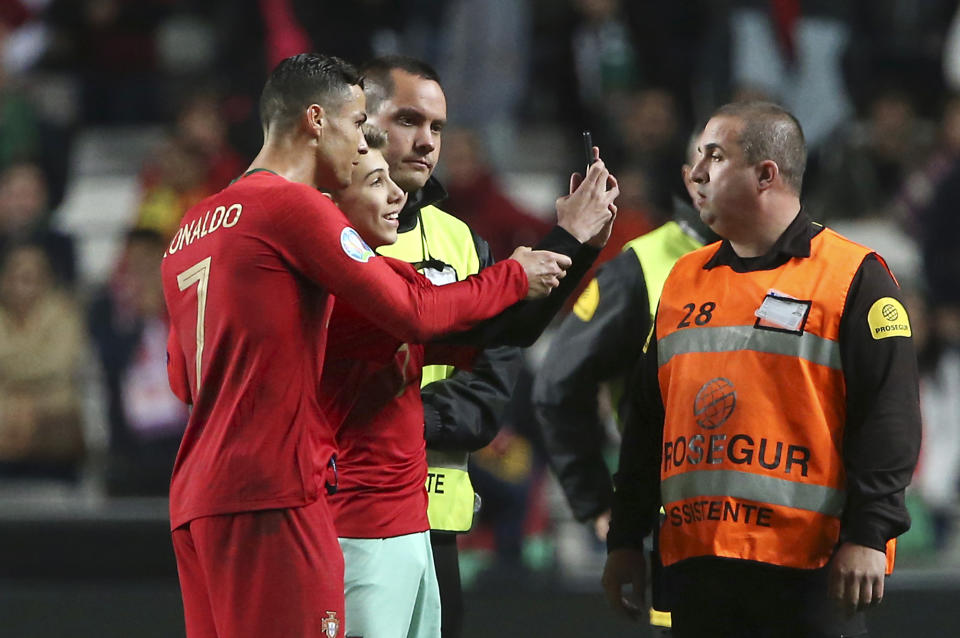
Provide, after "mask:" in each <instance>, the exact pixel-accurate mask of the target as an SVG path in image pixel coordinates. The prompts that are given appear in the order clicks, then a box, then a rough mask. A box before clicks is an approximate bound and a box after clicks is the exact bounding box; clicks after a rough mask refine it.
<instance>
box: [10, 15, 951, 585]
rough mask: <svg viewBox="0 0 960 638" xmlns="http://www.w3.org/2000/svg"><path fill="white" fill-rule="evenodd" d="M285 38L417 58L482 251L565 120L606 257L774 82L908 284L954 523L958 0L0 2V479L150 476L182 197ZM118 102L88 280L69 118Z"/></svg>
mask: <svg viewBox="0 0 960 638" xmlns="http://www.w3.org/2000/svg"><path fill="white" fill-rule="evenodd" d="M303 50H317V51H323V52H325V53H332V54H336V55H340V56H342V57H344V58H347V59H349V60H351V61H355V62H362V61H363V60H365V59H367V58H369V57H371V56H373V55H379V54H387V53H397V52H399V53H404V54H407V55H413V56H416V57H420V58H422V59H424V60H426V61H428V62H430V63H432V64H434V65H435V66H436V67H437V68H438V70H439V72H440V76H441V79H442V81H443V85H444V88H445V91H446V94H447V98H448V109H449V113H450V120H451V122H450V127H449V128H448V129H447V130H446V131H445V132H444V140H445V141H444V145H445V150H444V153H443V157H444V161H443V164H442V166H441V170H440V173H439V176H440V178H441V180H442V181H443V182H444V184H445V186H446V188H447V190H448V191H449V194H450V197H449V199H448V200H447V201H446V203H445V204H444V208H445V209H447V210H449V211H450V212H452V213H454V214H457V215H459V216H461V217H462V218H463V219H465V220H466V221H468V222H469V223H470V225H471V226H472V227H473V228H474V229H475V230H476V231H477V232H478V233H479V234H480V235H482V236H484V237H485V238H486V239H487V240H488V241H489V242H490V245H491V247H492V250H493V252H494V255H495V256H496V257H498V258H503V257H506V256H507V255H509V253H510V252H511V249H512V247H513V246H516V245H518V244H531V243H533V242H535V241H536V239H537V238H538V236H539V235H541V234H542V233H543V232H544V231H545V230H546V229H547V228H548V227H549V225H550V222H549V215H550V214H551V212H552V201H551V202H550V203H549V205H545V206H542V207H537V206H531V204H530V201H531V200H529V199H526V198H523V197H520V196H518V187H517V184H520V187H519V190H522V185H523V184H524V181H523V177H524V170H526V168H527V167H530V166H536V167H537V170H538V171H540V172H541V173H542V172H544V171H545V172H549V173H551V174H554V175H556V177H557V192H556V195H559V194H561V191H562V189H564V188H565V176H566V175H567V174H568V173H569V172H570V171H571V170H576V168H577V167H578V166H580V165H581V163H582V150H581V149H580V147H579V146H578V144H579V132H580V131H581V130H583V129H590V130H592V132H593V135H594V140H595V142H596V143H597V144H598V145H599V146H600V148H601V150H602V153H603V156H604V158H605V159H606V161H607V164H608V166H610V167H611V169H612V170H613V172H614V173H615V174H616V175H617V176H618V177H619V180H620V185H621V189H622V193H623V194H622V197H621V199H620V200H619V202H618V203H619V208H620V213H619V217H618V221H617V229H616V231H615V235H614V238H613V239H612V240H611V242H610V245H609V246H608V247H607V249H606V250H605V252H604V254H603V256H602V257H601V261H602V260H605V259H608V258H610V257H612V256H613V255H615V254H616V253H617V252H618V251H619V249H620V247H621V246H622V244H623V243H624V242H626V241H627V240H629V239H632V238H633V237H635V236H637V235H640V234H642V233H644V232H646V231H647V230H650V229H652V228H654V227H656V226H657V225H659V224H660V223H662V222H663V221H665V220H666V219H668V218H669V217H670V215H671V211H672V209H673V206H674V201H675V199H676V198H682V197H685V192H684V190H683V187H682V182H681V179H680V166H681V164H682V163H683V161H684V153H685V148H686V145H687V142H688V140H689V138H690V135H691V134H693V133H696V131H697V130H698V126H699V125H700V124H702V121H703V118H704V117H705V116H706V115H707V114H708V113H709V112H710V111H711V110H712V109H713V108H714V107H715V106H717V105H719V104H721V103H723V102H726V101H729V100H733V99H740V98H748V97H749V98H755V97H763V98H767V99H771V100H774V101H777V102H780V103H782V104H784V105H785V106H786V107H787V108H788V109H790V110H791V111H793V112H794V113H795V114H796V115H797V116H798V118H799V120H800V121H801V123H802V125H803V127H804V130H805V132H806V135H807V141H808V145H809V149H810V160H809V165H808V171H807V175H806V179H805V183H804V191H803V202H804V206H805V207H806V208H807V210H808V212H809V213H810V214H811V215H812V216H813V217H814V218H815V219H818V220H821V221H823V222H825V223H827V224H830V225H833V226H836V227H837V228H838V229H839V230H840V231H841V232H844V233H846V234H848V235H850V236H851V237H853V238H854V239H860V240H861V241H863V242H864V243H868V244H870V245H874V246H876V247H877V248H878V249H879V250H880V251H881V253H883V254H884V256H886V257H887V258H888V260H889V261H890V263H891V266H892V267H893V270H894V272H895V274H896V275H897V277H898V278H899V280H900V283H901V285H902V286H903V287H904V288H905V289H907V291H908V292H909V295H910V297H911V299H913V300H914V301H913V304H912V306H911V308H910V310H911V314H912V318H913V329H914V337H915V339H916V342H917V346H918V350H919V357H920V364H921V369H922V372H923V379H922V388H921V393H922V404H923V410H924V420H925V428H926V432H925V443H924V451H923V456H922V459H921V465H920V468H919V470H918V476H917V480H916V482H915V485H916V490H915V494H916V499H917V501H916V502H917V503H918V507H920V508H922V509H918V510H917V512H918V517H919V516H922V517H923V518H924V520H926V521H927V523H928V524H927V526H926V528H927V529H928V530H929V538H928V540H927V546H928V547H929V548H931V549H935V550H938V551H947V550H948V549H949V548H950V547H951V544H953V545H956V544H957V533H956V529H955V527H956V522H957V520H958V519H960V496H958V495H960V399H958V397H960V283H958V282H960V253H958V251H957V250H956V249H955V247H954V244H953V239H954V237H960V215H957V214H956V209H957V206H958V202H960V10H958V2H956V0H850V1H849V2H829V1H826V0H688V1H685V2H630V1H627V0H563V1H559V2H558V1H556V0H526V1H520V0H408V1H407V2H390V1H387V0H353V1H351V2H344V1H342V0H341V1H339V2H328V1H324V0H310V1H307V0H229V1H228V0H208V1H205V2H200V1H199V0H0V486H4V489H21V488H22V487H23V486H24V485H28V484H30V483H31V482H37V481H46V482H50V481H53V482H56V483H58V484H66V485H80V484H85V485H89V484H92V485H93V486H94V488H93V489H95V490H99V491H101V492H103V493H106V494H109V495H117V496H144V495H160V496H162V495H163V494H164V493H165V491H166V487H167V480H168V477H169V474H170V470H171V467H172V463H173V457H174V454H175V452H176V449H177V445H178V441H179V435H180V433H181V432H182V429H183V426H184V424H185V419H186V408H185V407H184V406H183V405H181V404H179V403H178V402H177V401H176V400H175V399H174V398H173V396H172V394H170V392H169V391H168V388H167V382H166V373H165V365H164V353H165V339H166V316H165V312H164V307H163V297H162V292H161V289H160V281H159V276H158V271H159V263H160V259H161V256H162V254H163V251H164V248H165V244H166V242H167V240H168V238H169V236H170V234H171V233H172V231H173V229H175V227H176V226H177V224H178V221H179V217H180V215H181V214H182V212H183V211H184V210H185V209H186V208H187V207H188V206H190V205H191V204H192V203H195V202H196V201H198V200H199V199H201V198H203V197H204V196H206V195H207V194H209V193H212V192H215V191H216V190H218V189H220V188H222V187H223V186H225V185H226V184H228V183H229V181H230V180H231V179H233V178H234V177H236V176H237V175H239V174H240V173H241V172H242V171H243V170H244V168H245V167H246V165H247V164H248V162H249V160H250V158H251V157H252V156H253V152H254V151H255V150H256V149H257V148H258V147H259V143H260V135H261V133H260V128H259V124H258V121H257V99H258V91H259V89H260V87H262V85H263V80H264V78H265V76H266V73H267V72H268V70H269V69H270V68H272V66H273V65H274V64H275V63H276V62H278V61H279V60H281V59H283V58H284V57H286V56H288V55H291V54H293V53H296V52H299V51H303ZM121 127H125V128H127V129H128V128H129V127H150V128H152V129H156V128H158V127H159V128H160V130H162V131H163V134H162V136H161V139H160V141H159V143H157V144H156V145H155V146H153V147H152V148H150V149H149V151H148V152H147V153H145V154H144V156H143V157H142V158H141V162H142V163H141V165H139V166H138V167H136V168H135V173H136V175H137V177H136V181H137V193H138V195H137V198H136V203H135V205H134V206H133V207H132V208H131V209H130V210H125V211H119V213H120V217H122V218H123V219H125V220H126V221H125V223H124V224H122V225H121V226H120V227H118V228H115V229H112V230H111V231H110V236H111V237H112V238H113V240H114V242H115V244H116V245H117V246H118V247H119V250H118V251H117V258H116V259H115V260H113V263H112V265H111V267H110V269H109V275H108V276H106V277H99V278H98V277H91V276H90V275H89V271H88V270H87V269H85V268H84V267H83V263H82V260H81V259H80V257H79V255H80V251H79V250H78V243H79V242H81V241H83V240H84V238H83V237H80V236H77V235H76V234H73V235H72V234H71V233H67V232H64V231H63V230H62V228H63V226H62V225H61V224H58V220H59V219H62V218H63V217H64V216H65V215H67V214H68V212H69V211H66V210H64V206H65V202H68V201H69V199H68V198H66V197H65V194H66V193H68V192H69V191H70V189H71V188H72V187H73V185H74V184H75V180H76V179H77V175H76V166H75V165H74V163H72V158H73V157H74V155H73V153H74V151H75V142H76V140H77V139H78V136H80V135H81V134H83V133H85V132H89V131H99V132H100V134H101V135H105V136H110V135H111V131H115V130H119V128H121ZM557 149H560V150H559V152H558V151H557ZM529 359H530V366H529V368H530V370H529V374H528V375H527V378H526V379H525V380H524V382H523V383H526V384H527V385H529V381H530V378H531V377H532V375H535V374H536V357H535V356H534V355H533V354H531V356H530V357H529ZM524 387H525V386H523V385H521V387H519V388H518V390H517V392H516V393H515V394H516V398H515V401H514V405H513V406H511V409H510V410H509V414H508V416H507V418H506V419H505V424H504V433H503V434H502V435H501V437H499V438H498V439H497V440H496V441H495V442H494V444H493V445H492V446H491V447H490V448H488V449H487V450H485V451H484V452H483V453H481V454H479V455H477V456H476V459H475V461H474V465H475V468H474V472H475V477H476V484H477V488H478V491H479V492H480V493H481V497H482V498H483V500H484V503H485V506H484V509H483V512H482V520H481V532H480V533H475V534H473V535H471V536H468V537H467V538H466V539H465V540H464V543H465V545H467V546H473V547H475V548H476V549H478V551H480V550H486V549H489V550H490V551H491V552H492V554H491V555H492V556H494V557H495V560H497V561H499V562H500V563H502V564H503V565H504V566H505V568H507V569H512V570H519V571H523V570H524V569H525V568H526V567H529V566H530V565H531V562H533V563H536V562H537V559H535V558H531V557H530V551H529V550H528V549H525V547H529V545H530V543H529V541H530V539H531V538H541V539H542V538H543V537H547V538H549V535H550V530H551V526H552V525H553V524H554V523H555V521H557V520H560V519H562V518H563V515H562V514H561V513H558V510H561V509H562V508H563V506H564V505H563V503H562V501H560V500H559V499H557V498H556V497H555V495H554V497H551V496H550V492H549V489H548V486H549V479H548V477H547V473H546V471H545V469H544V463H543V460H542V455H541V453H540V443H539V435H538V434H537V431H538V430H537V427H535V424H534V416H533V414H532V411H531V410H530V407H529V405H528V403H529V402H528V398H529V392H528V391H527V390H525V389H524ZM91 402H93V403H97V404H99V408H98V407H96V406H95V407H93V408H91V407H90V403H91ZM97 420H100V421H102V422H100V423H98V422H91V421H97ZM98 431H100V432H103V433H105V434H104V435H103V436H101V437H99V438H98V437H97V436H95V435H93V434H91V433H95V432H98ZM612 433H613V434H614V435H615V428H612ZM614 438H615V437H614ZM91 477H93V478H91ZM9 486H15V488H9ZM483 529H485V530H486V532H483ZM954 549H956V548H954Z"/></svg>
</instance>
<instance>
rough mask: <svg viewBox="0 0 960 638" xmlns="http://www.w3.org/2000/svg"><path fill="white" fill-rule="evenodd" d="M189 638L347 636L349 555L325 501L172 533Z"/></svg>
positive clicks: (206, 521) (203, 522) (198, 523)
mask: <svg viewBox="0 0 960 638" xmlns="http://www.w3.org/2000/svg"><path fill="white" fill-rule="evenodd" d="M173 550H174V553H175V554H176V557H177V571H178V572H179V574H180V590H181V592H182V593H183V612H184V617H185V620H186V626H187V638H247V637H249V638H270V637H271V636H276V637H277V638H290V637H291V636H298V637H302V638H336V637H338V636H342V635H343V554H342V553H341V552H340V545H339V544H338V543H337V535H336V532H335V531H334V528H333V523H332V521H331V517H330V512H329V509H328V508H327V502H326V499H324V498H320V499H319V500H318V501H316V502H315V503H312V504H310V505H307V506H304V507H299V508H292V509H276V510H262V511H256V512H243V513H239V514H225V515H222V516H207V517H204V518H198V519H194V520H193V521H191V522H189V523H187V524H186V525H183V526H182V527H178V528H177V529H175V530H173Z"/></svg>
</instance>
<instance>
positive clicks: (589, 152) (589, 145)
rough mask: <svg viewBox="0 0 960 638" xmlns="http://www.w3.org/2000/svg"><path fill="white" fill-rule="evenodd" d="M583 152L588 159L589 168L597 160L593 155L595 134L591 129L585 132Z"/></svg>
mask: <svg viewBox="0 0 960 638" xmlns="http://www.w3.org/2000/svg"><path fill="white" fill-rule="evenodd" d="M583 152H584V154H585V157H586V159H587V168H588V169H589V168H590V165H591V164H593V163H594V162H596V161H597V160H596V159H595V158H594V157H593V135H591V134H590V131H584V132H583Z"/></svg>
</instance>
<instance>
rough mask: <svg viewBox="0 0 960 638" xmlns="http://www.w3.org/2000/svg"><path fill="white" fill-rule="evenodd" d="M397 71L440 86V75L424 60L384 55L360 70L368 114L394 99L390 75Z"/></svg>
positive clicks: (394, 87) (393, 87)
mask: <svg viewBox="0 0 960 638" xmlns="http://www.w3.org/2000/svg"><path fill="white" fill-rule="evenodd" d="M396 70H400V71H405V72H407V73H409V74H410V75H415V76H417V77H419V78H423V79H424V80H431V81H433V82H436V83H437V84H440V75H439V74H438V73H437V71H436V69H434V68H433V67H432V66H430V65H429V64H427V63H426V62H424V61H423V60H418V59H416V58H411V57H410V56H406V55H383V56H380V57H378V58H373V59H372V60H370V61H369V62H367V63H366V64H364V65H363V67H362V68H361V69H360V73H361V75H362V76H363V92H364V93H365V94H366V96H367V112H368V113H376V112H377V111H378V110H380V105H381V104H383V102H384V101H385V100H388V99H389V98H391V97H393V92H394V90H396V86H394V83H393V78H392V77H390V74H391V72H393V71H396Z"/></svg>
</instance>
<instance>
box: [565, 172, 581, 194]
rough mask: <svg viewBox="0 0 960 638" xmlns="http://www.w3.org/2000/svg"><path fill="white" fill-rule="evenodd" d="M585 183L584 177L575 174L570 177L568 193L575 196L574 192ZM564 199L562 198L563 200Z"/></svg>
mask: <svg viewBox="0 0 960 638" xmlns="http://www.w3.org/2000/svg"><path fill="white" fill-rule="evenodd" d="M582 183H583V175H581V174H580V173H574V174H573V175H571V176H570V190H569V191H568V192H569V193H570V194H571V195H573V191H575V190H577V189H578V188H579V187H580V184H582ZM561 199H562V198H561Z"/></svg>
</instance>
